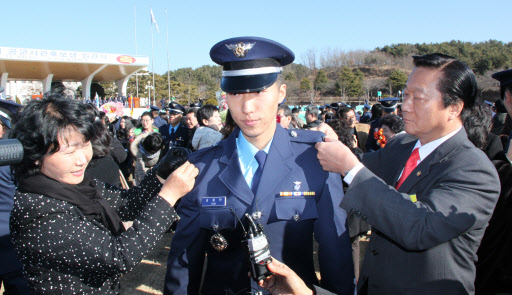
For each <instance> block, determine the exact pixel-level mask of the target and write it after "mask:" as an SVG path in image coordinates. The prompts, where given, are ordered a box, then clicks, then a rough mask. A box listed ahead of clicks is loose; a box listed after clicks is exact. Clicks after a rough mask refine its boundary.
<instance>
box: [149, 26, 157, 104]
mask: <svg viewBox="0 0 512 295" xmlns="http://www.w3.org/2000/svg"><path fill="white" fill-rule="evenodd" d="M151 68H152V72H153V87H155V50H154V46H153V24H151ZM155 90H156V88H153V101H154V100H155ZM149 104H151V96H150V97H149Z"/></svg>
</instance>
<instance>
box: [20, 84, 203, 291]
mask: <svg viewBox="0 0 512 295" xmlns="http://www.w3.org/2000/svg"><path fill="white" fill-rule="evenodd" d="M83 106H84V105H83V104H80V103H79V102H78V101H76V100H73V99H66V98H64V97H62V96H61V95H59V94H53V95H52V94H50V95H47V96H45V97H44V98H43V99H42V100H40V101H35V100H33V101H30V102H29V103H28V105H27V106H26V107H25V108H24V110H23V111H22V112H21V113H19V114H18V116H17V117H16V119H15V122H14V127H13V129H12V137H13V138H15V139H18V140H19V141H20V142H21V144H22V145H23V147H24V155H23V160H22V162H21V163H20V164H17V165H14V166H13V167H14V170H15V176H16V179H17V181H18V187H17V189H16V192H15V201H14V206H13V210H12V212H11V219H10V221H11V222H10V229H11V234H12V240H13V243H14V246H15V249H16V251H17V254H18V257H19V258H20V260H21V262H22V264H23V270H24V273H25V275H26V278H27V282H28V285H29V287H30V289H31V290H30V291H31V293H32V294H45V295H46V294H50V295H52V294H56V295H57V294H59V295H60V294H118V293H119V279H120V278H121V275H122V274H124V273H127V272H129V271H130V270H132V269H133V268H134V267H135V266H136V265H137V264H138V263H139V262H140V261H141V260H142V258H143V257H144V256H145V255H146V254H147V253H148V252H149V251H150V250H151V248H152V247H153V246H154V245H155V243H156V242H157V241H158V239H160V237H161V236H162V235H163V233H164V232H165V231H166V230H167V229H168V228H169V226H170V225H171V224H172V223H173V222H174V221H176V220H177V219H178V216H177V215H176V212H175V211H174V208H173V205H174V204H175V203H176V201H178V200H179V199H180V198H181V197H182V196H183V195H185V194H186V193H187V192H188V191H190V190H191V189H192V187H193V186H194V181H195V177H196V176H197V174H198V170H197V168H195V167H194V166H193V165H191V164H190V163H188V162H185V164H183V165H182V166H181V167H179V168H177V169H176V170H175V171H174V172H172V171H173V170H174V169H175V168H176V166H178V165H174V166H173V165H170V164H171V160H172V155H170V157H164V159H162V162H161V163H160V165H159V166H158V168H155V169H153V170H151V171H150V172H149V173H148V175H147V176H146V178H145V179H144V181H143V183H142V184H141V185H140V186H139V187H135V188H132V189H130V190H122V189H119V188H118V187H115V186H112V185H109V184H105V183H103V182H100V181H98V180H96V179H94V178H92V177H91V176H90V175H88V174H87V173H85V169H86V167H87V165H88V164H89V161H90V160H91V158H92V154H93V151H92V146H91V141H92V140H94V139H95V138H94V137H95V136H97V133H96V132H95V130H94V129H95V127H94V123H93V121H92V120H91V118H90V116H89V114H88V113H87V111H86V110H85V108H84V107H83ZM36 125H37V126H36ZM171 172H172V173H171ZM128 221H133V224H132V225H131V226H130V225H129V223H127V222H128Z"/></svg>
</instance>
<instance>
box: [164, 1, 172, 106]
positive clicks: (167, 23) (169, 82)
mask: <svg viewBox="0 0 512 295" xmlns="http://www.w3.org/2000/svg"><path fill="white" fill-rule="evenodd" d="M165 24H166V31H167V89H168V95H169V99H170V98H171V78H170V77H169V19H168V18H167V8H166V9H165ZM162 107H163V106H162Z"/></svg>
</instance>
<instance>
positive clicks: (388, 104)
mask: <svg viewBox="0 0 512 295" xmlns="http://www.w3.org/2000/svg"><path fill="white" fill-rule="evenodd" d="M399 100H400V99H399V98H398V97H386V98H383V99H381V100H379V103H380V105H381V109H382V116H379V115H377V114H374V115H372V121H371V123H370V130H369V132H368V140H367V141H366V151H367V152H373V151H376V150H379V149H380V148H381V146H382V145H381V144H379V143H378V142H377V140H378V132H379V130H380V128H381V127H382V124H381V123H380V118H381V117H383V116H386V115H396V114H397V106H398V101H399ZM374 106H376V105H374Z"/></svg>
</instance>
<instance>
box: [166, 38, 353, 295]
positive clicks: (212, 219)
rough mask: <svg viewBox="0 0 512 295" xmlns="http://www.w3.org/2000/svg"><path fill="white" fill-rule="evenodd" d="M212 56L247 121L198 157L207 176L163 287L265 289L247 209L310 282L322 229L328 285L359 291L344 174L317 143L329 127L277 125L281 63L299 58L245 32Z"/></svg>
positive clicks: (187, 201) (275, 249)
mask: <svg viewBox="0 0 512 295" xmlns="http://www.w3.org/2000/svg"><path fill="white" fill-rule="evenodd" d="M210 56H211V57H212V60H213V61H214V62H216V63H218V64H220V65H222V66H223V73H222V76H223V78H222V81H221V88H222V90H224V91H225V92H226V102H227V104H228V107H229V111H230V113H231V116H232V118H233V120H234V121H235V122H236V124H237V126H238V127H237V128H236V129H235V130H234V131H233V132H232V133H231V136H230V137H229V138H227V139H225V140H222V141H220V142H219V143H218V144H217V145H216V146H213V147H210V148H206V149H202V150H199V151H197V152H195V153H193V154H191V155H190V157H189V160H190V161H191V162H193V163H194V165H196V167H198V168H199V170H200V175H199V176H198V178H197V182H196V186H195V188H194V189H193V190H192V191H191V192H190V193H189V194H188V195H187V196H186V197H185V198H183V200H182V202H181V204H180V205H179V207H178V214H179V215H180V217H181V220H180V222H179V224H178V226H177V228H176V233H175V235H174V237H173V240H172V245H171V250H170V253H169V260H168V264H167V274H166V280H165V291H164V293H165V294H187V293H188V294H199V293H202V294H223V295H224V294H250V293H252V294H254V292H257V291H258V286H257V284H256V283H255V282H254V281H252V280H251V279H250V278H249V277H248V275H247V274H248V272H249V263H248V262H249V261H248V260H249V259H248V252H247V245H245V244H243V242H242V241H243V240H244V239H245V238H244V236H243V233H242V227H241V224H240V223H243V224H244V226H245V228H247V225H248V224H247V221H248V220H247V218H246V217H244V214H245V213H247V214H249V215H251V216H252V217H253V218H254V219H255V222H256V223H258V224H261V225H262V226H263V228H264V232H265V234H266V236H267V237H268V240H269V250H270V254H271V255H273V256H275V257H276V258H277V259H280V260H282V261H284V262H285V263H287V264H288V265H289V266H290V267H291V268H292V269H293V270H294V271H295V272H296V273H298V274H299V275H300V276H301V277H302V278H303V279H304V281H305V282H306V283H307V284H308V285H313V284H317V283H318V282H317V278H316V275H315V268H314V264H313V234H314V238H315V239H316V240H317V241H318V244H319V250H318V254H319V255H318V259H319V264H320V273H321V278H322V280H321V283H322V286H324V287H325V288H327V289H329V290H331V291H333V292H336V293H341V294H353V293H354V290H353V289H354V272H353V265H352V256H351V247H350V242H349V237H348V230H347V229H346V228H345V224H346V212H345V211H344V210H342V209H341V208H339V206H338V204H339V202H340V201H341V199H342V197H343V187H342V182H341V178H340V177H339V175H337V174H335V173H328V172H326V171H324V170H323V169H322V167H321V166H320V163H319V162H318V161H317V160H316V159H315V157H316V150H315V148H314V144H315V143H316V142H319V141H321V140H322V133H320V132H316V131H306V130H286V129H284V128H282V127H281V126H280V125H279V124H277V122H276V114H277V109H278V104H279V103H281V102H282V101H283V100H284V99H285V96H286V84H283V78H282V75H281V71H282V66H285V65H287V64H290V63H292V62H293V60H294V54H293V53H292V52H291V51H290V50H289V49H288V48H286V47H285V46H283V45H281V44H279V43H277V42H275V41H272V40H268V39H264V38H257V37H240V38H232V39H228V40H224V41H221V42H219V43H217V44H216V45H214V46H213V48H212V49H211V51H210ZM265 155H266V159H264V158H265ZM260 157H263V158H260ZM235 215H236V216H235ZM238 219H240V221H238ZM205 257H206V260H205ZM201 283H202V285H201Z"/></svg>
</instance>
